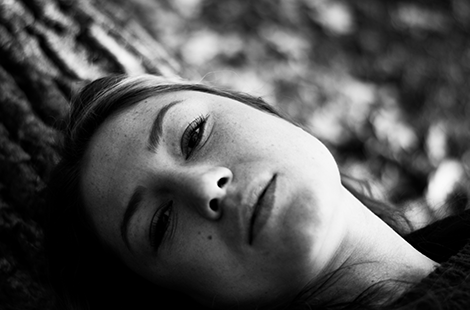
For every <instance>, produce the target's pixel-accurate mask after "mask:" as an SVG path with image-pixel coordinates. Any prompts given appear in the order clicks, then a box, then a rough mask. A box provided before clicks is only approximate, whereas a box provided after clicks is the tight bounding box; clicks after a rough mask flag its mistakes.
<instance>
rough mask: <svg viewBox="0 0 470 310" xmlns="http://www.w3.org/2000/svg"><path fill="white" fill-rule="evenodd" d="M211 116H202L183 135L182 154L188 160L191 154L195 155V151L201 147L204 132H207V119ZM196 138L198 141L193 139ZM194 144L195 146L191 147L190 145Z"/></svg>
mask: <svg viewBox="0 0 470 310" xmlns="http://www.w3.org/2000/svg"><path fill="white" fill-rule="evenodd" d="M208 118H209V115H200V116H198V117H197V118H196V119H195V120H193V121H192V122H191V123H190V124H189V125H188V127H187V128H186V130H185V131H184V133H183V137H182V139H181V152H182V153H183V154H184V155H185V156H186V159H188V158H189V157H190V156H191V154H192V153H193V151H194V149H195V148H196V147H197V146H198V145H199V143H200V142H201V140H202V138H203V136H204V132H205V130H206V124H207V119H208ZM194 138H196V139H197V140H196V141H193V139H194ZM192 142H193V143H194V146H190V143H192Z"/></svg>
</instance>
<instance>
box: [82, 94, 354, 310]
mask: <svg viewBox="0 0 470 310" xmlns="http://www.w3.org/2000/svg"><path fill="white" fill-rule="evenodd" d="M175 101H178V102H179V103H177V104H175V105H173V106H172V107H171V108H170V109H169V110H168V112H167V113H166V116H165V119H164V121H163V124H162V136H161V138H160V141H159V145H158V147H157V148H156V149H151V148H149V147H148V143H147V142H148V137H149V134H150V130H151V128H152V124H153V122H154V120H155V118H156V116H157V114H158V113H159V112H160V110H161V109H162V108H163V107H165V106H167V105H168V104H171V103H172V102H175ZM198 117H204V118H207V122H206V123H205V125H204V126H203V127H198V128H199V129H198V130H196V131H194V132H193V138H194V139H195V140H193V142H198V143H193V144H191V147H190V148H188V147H183V151H182V150H181V149H182V148H181V141H182V137H183V136H184V135H185V134H184V132H185V131H187V129H188V125H189V124H191V123H192V122H193V121H194V120H195V119H197V118H198ZM192 124H194V123H192ZM202 128H204V130H202ZM201 133H202V135H200V134H201ZM199 138H200V141H199ZM183 141H185V140H184V139H183ZM183 145H185V144H184V143H183ZM188 150H190V152H189V151H188ZM273 180H275V185H273V186H271V187H270V189H271V192H272V195H270V196H269V197H271V198H272V199H273V204H272V210H271V212H270V213H269V216H268V217H267V218H266V222H265V225H255V228H254V231H255V234H254V236H251V237H250V227H251V220H252V214H253V209H254V204H255V203H256V202H257V200H258V198H259V197H260V195H261V193H263V191H264V189H266V186H267V185H268V184H269V183H270V182H272V181H273ZM81 186H82V191H83V193H84V197H85V204H86V211H87V213H88V214H89V215H90V217H91V219H92V223H93V225H94V226H95V228H96V231H97V232H98V235H99V236H100V238H101V240H102V241H103V242H104V243H106V244H107V245H109V246H110V247H111V248H112V249H114V251H115V252H117V253H118V255H119V256H120V257H121V259H122V260H123V261H124V262H125V263H126V264H127V265H128V266H130V267H131V269H133V270H135V271H136V272H137V273H139V274H141V275H142V276H144V277H146V278H147V279H149V280H150V281H152V282H154V283H156V284H158V285H161V286H165V287H168V288H172V289H176V290H179V291H182V292H184V293H186V294H188V295H190V296H192V297H194V298H195V299H196V300H198V301H200V302H201V303H203V304H206V305H215V306H220V307H223V306H226V305H240V306H247V305H250V306H258V305H267V304H271V303H277V302H279V300H285V299H287V298H289V297H292V296H293V295H295V294H296V293H298V292H299V291H300V290H301V289H302V288H303V287H304V286H305V285H306V284H307V283H308V282H309V281H311V280H312V279H314V278H317V277H319V276H321V275H324V274H325V273H326V272H328V271H331V270H332V269H331V268H333V267H335V266H336V265H338V263H337V261H336V260H337V259H338V253H339V252H340V249H341V248H342V245H343V244H344V242H345V241H344V240H346V239H347V233H348V230H347V227H348V226H347V225H345V224H344V223H345V222H346V221H347V219H346V217H347V216H349V213H348V212H342V210H341V209H340V208H341V206H343V205H344V199H345V195H346V194H345V190H344V188H343V187H342V186H341V183H340V177H339V172H338V167H337V165H336V163H335V161H334V159H333V158H332V156H331V154H330V153H329V151H328V150H327V149H326V148H325V146H324V145H323V144H322V143H320V142H319V141H318V140H317V139H316V138H315V137H313V136H312V135H310V134H308V133H306V132H305V131H303V130H302V129H300V128H298V127H296V126H294V125H293V124H291V123H289V122H287V121H285V120H282V119H280V118H278V117H276V116H273V115H270V114H267V113H265V112H262V111H259V110H256V109H254V108H252V107H249V106H247V105H244V104H242V103H240V102H238V101H234V100H231V99H228V98H224V97H219V96H215V95H210V94H205V93H201V92H190V91H180V92H174V93H169V94H165V95H161V96H157V97H153V98H150V99H147V100H145V101H143V102H140V103H139V104H137V105H135V106H133V107H131V108H129V109H127V110H124V111H122V112H120V113H118V114H116V115H113V116H111V117H110V118H109V119H108V120H106V121H105V123H104V124H103V125H102V126H101V127H100V128H99V129H98V131H97V133H96V134H95V135H94V136H93V138H92V140H91V142H90V146H89V149H88V152H87V154H86V157H85V166H84V170H83V174H82V180H81ZM136 188H140V189H142V190H141V191H142V193H143V194H142V201H141V203H140V204H139V207H138V208H137V211H136V212H135V214H134V215H133V216H132V217H131V218H130V221H129V228H128V230H127V234H126V236H127V238H128V241H129V243H128V245H126V243H125V242H124V240H123V238H122V235H121V227H120V225H121V221H122V218H123V215H124V213H125V210H126V207H127V204H128V202H129V200H130V198H131V196H132V195H133V193H134V191H135V190H136ZM347 197H349V196H347ZM347 199H351V198H350V197H349V198H347ZM169 203H171V204H172V205H171V207H166V206H167V205H168V204H169ZM156 212H157V215H159V216H160V218H163V217H164V216H167V215H168V216H169V218H170V219H171V220H170V224H169V225H168V229H167V232H166V234H165V237H164V238H163V240H162V243H161V245H160V247H159V248H158V250H155V249H154V248H153V247H152V246H151V243H150V242H149V230H150V227H151V222H152V219H153V218H154V215H155V214H156ZM165 218H166V217H165ZM259 222H261V221H259ZM251 238H253V239H252V240H251ZM340 257H342V256H340Z"/></svg>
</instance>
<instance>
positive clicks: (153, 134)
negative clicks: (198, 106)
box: [147, 100, 184, 151]
mask: <svg viewBox="0 0 470 310" xmlns="http://www.w3.org/2000/svg"><path fill="white" fill-rule="evenodd" d="M183 101H184V100H175V101H172V102H170V103H169V104H167V105H166V106H164V107H163V108H162V109H161V110H160V112H158V114H157V117H156V118H155V120H154V121H153V124H152V127H151V129H150V135H149V139H148V145H147V149H148V150H149V151H155V150H156V149H157V147H158V144H159V143H160V139H161V137H162V134H163V120H164V119H165V115H166V114H167V112H168V111H169V110H170V109H171V108H173V107H174V106H176V105H177V104H178V103H181V102H183Z"/></svg>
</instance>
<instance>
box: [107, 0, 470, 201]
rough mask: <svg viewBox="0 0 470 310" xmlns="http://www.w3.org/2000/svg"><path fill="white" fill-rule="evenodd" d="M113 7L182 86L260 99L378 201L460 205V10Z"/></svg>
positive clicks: (461, 6) (365, 3)
mask: <svg viewBox="0 0 470 310" xmlns="http://www.w3.org/2000/svg"><path fill="white" fill-rule="evenodd" d="M114 1H116V2H121V4H122V5H123V6H127V9H129V10H130V11H132V12H133V15H132V16H133V17H131V18H138V19H139V20H140V21H143V24H144V26H145V27H146V28H147V29H148V30H149V31H150V32H151V33H152V34H153V35H154V36H155V37H157V38H158V39H159V40H160V41H161V42H163V43H164V45H165V46H166V47H167V48H169V49H170V50H171V51H172V53H173V54H174V55H175V56H176V57H178V58H179V61H180V62H181V63H182V64H183V68H184V71H185V73H184V75H185V76H186V77H190V78H193V79H196V80H204V81H209V82H211V83H215V84H218V85H223V86H228V87H231V88H235V89H238V90H242V91H246V92H249V93H253V94H255V95H259V96H263V97H264V98H266V99H267V100H268V101H269V102H271V103H273V104H275V105H276V106H278V107H279V108H280V109H282V110H284V111H286V112H287V113H288V114H289V115H291V116H292V117H293V119H295V120H296V121H298V122H299V123H301V124H303V125H304V126H305V127H306V128H308V129H309V130H310V131H312V132H313V133H314V134H315V135H316V136H317V137H319V138H320V139H321V140H323V141H324V142H325V143H326V144H327V145H328V146H329V147H330V149H331V150H332V152H333V153H334V154H335V157H336V158H337V160H338V161H339V162H340V163H341V165H342V167H343V170H344V171H345V172H346V173H349V174H351V175H353V176H356V177H358V178H365V179H367V180H369V181H372V184H373V190H377V191H378V192H380V193H381V195H383V196H384V197H386V198H389V199H390V200H392V201H393V202H396V203H399V204H401V205H404V206H410V205H411V206H413V205H416V204H417V205H419V206H426V205H430V204H435V205H442V203H443V202H444V201H445V200H446V199H447V200H448V199H449V197H450V196H452V195H453V197H454V196H458V198H459V199H460V201H463V202H464V204H465V200H466V197H467V172H468V164H469V160H470V153H469V152H468V149H469V141H470V140H469V138H470V134H469V133H470V131H469V122H468V117H469V116H470V115H469V113H470V110H469V107H470V106H469V105H468V104H467V103H468V101H469V94H468V91H467V90H468V83H469V82H468V81H469V73H470V70H469V68H470V45H469V43H470V41H469V29H470V3H469V2H467V1H465V0H453V1H440V0H434V1H377V0H356V1H326V0H289V1H280V0H277V1H271V0H257V1H250V0H242V1H239V0H210V1H209V0H208V1H203V0H177V1H170V0H164V1H147V0H134V1H133V2H132V3H129V2H126V1H123V0H114ZM126 18H129V16H127V17H126ZM123 20H125V18H124V19H123ZM449 163H450V164H449ZM440 167H441V169H440V170H442V171H443V172H442V171H441V172H442V173H440V174H439V176H436V177H434V175H435V172H436V170H439V168H440ZM449 167H450V168H449ZM436 178H438V179H439V180H436ZM438 181H440V182H443V183H445V184H447V185H448V187H449V189H446V188H443V187H442V186H440V185H439V184H437V183H439V182H438ZM436 182H437V183H436ZM431 183H436V184H437V185H433V184H431ZM449 184H450V185H449ZM430 186H431V187H432V186H434V187H432V188H433V190H432V193H428V188H429V187H430ZM435 188H437V189H435ZM449 195H450V196H449ZM431 196H435V197H434V198H433V197H431ZM432 208H437V206H431V209H432Z"/></svg>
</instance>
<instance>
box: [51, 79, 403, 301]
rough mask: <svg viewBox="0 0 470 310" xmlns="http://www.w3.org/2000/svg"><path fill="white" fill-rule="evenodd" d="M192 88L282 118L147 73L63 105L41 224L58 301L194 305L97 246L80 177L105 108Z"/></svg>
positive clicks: (248, 100)
mask: <svg viewBox="0 0 470 310" xmlns="http://www.w3.org/2000/svg"><path fill="white" fill-rule="evenodd" d="M184 90H189V91H198V92H204V93H209V94H213V95H217V96H222V97H227V98H231V99H234V100H237V101H239V102H242V103H244V104H247V105H249V106H252V107H254V108H256V109H259V110H262V111H265V112H267V113H271V114H273V115H276V116H278V117H282V118H286V117H285V116H283V115H281V114H280V113H279V112H278V111H276V110H275V109H274V108H273V107H271V106H270V105H269V104H267V103H266V102H265V101H264V100H263V99H261V98H257V97H253V96H250V95H247V94H244V93H240V92H234V91H229V90H222V89H219V88H214V87H211V86H207V85H203V84H198V83H190V82H187V81H184V80H180V79H169V78H163V77H158V76H152V75H139V76H127V75H115V76H108V77H104V78H100V79H98V80H95V81H93V82H92V83H90V84H88V85H87V86H85V87H84V88H83V89H82V90H81V92H80V93H79V94H78V95H77V97H76V98H75V100H74V101H73V104H72V106H71V111H70V114H69V119H68V126H67V128H66V129H65V132H64V137H63V146H62V152H61V161H60V163H59V164H58V165H57V167H56V168H55V170H54V172H53V175H52V178H51V182H50V184H49V198H48V202H49V203H48V205H49V207H50V210H49V211H50V212H49V214H50V216H49V217H50V218H49V224H48V226H47V228H46V253H47V257H48V261H49V266H50V267H49V268H50V277H51V284H52V285H53V287H54V288H55V290H56V291H57V293H58V296H59V298H60V304H61V305H63V306H64V307H67V308H69V309H87V308H90V309H103V308H114V307H119V308H126V307H129V308H132V309H146V308H148V307H149V306H150V305H154V304H155V301H157V302H161V304H162V305H164V304H165V303H167V302H168V301H171V303H172V307H175V308H179V307H185V306H186V308H187V307H188V306H189V305H190V308H191V309H196V308H197V305H195V303H193V302H191V301H190V300H189V299H188V298H186V297H184V296H181V294H178V293H175V292H171V291H168V290H166V289H163V288H157V287H156V286H155V285H153V284H151V283H149V282H147V280H145V279H143V278H141V277H140V276H137V275H136V274H134V272H132V271H130V270H129V269H128V268H127V267H126V266H124V264H123V263H122V262H121V261H120V260H119V259H118V258H117V256H116V255H114V253H112V252H111V251H110V250H109V249H108V248H107V247H106V246H105V245H103V244H102V243H101V242H100V240H99V238H98V236H97V235H96V234H95V231H94V228H93V227H92V225H91V221H90V220H89V219H88V218H87V214H86V213H85V211H84V210H85V208H84V204H83V193H82V191H81V188H80V178H81V171H82V165H83V158H84V154H85V152H86V151H87V148H88V143H89V141H90V139H91V137H92V136H93V135H94V133H95V132H96V130H97V129H98V128H99V127H100V126H101V124H102V123H103V122H104V121H105V120H106V119H107V118H108V117H109V116H111V115H113V114H115V113H117V112H119V111H122V110H124V109H126V108H129V107H131V106H133V105H135V104H137V103H138V102H141V101H142V100H145V99H147V98H149V97H153V96H158V95H161V94H165V93H169V92H176V91H184ZM342 182H343V184H344V185H345V186H346V187H347V188H348V190H350V191H351V192H352V193H353V194H354V195H355V196H356V197H357V198H359V199H360V200H361V201H362V202H363V203H364V204H365V205H366V206H367V207H369V208H370V209H371V210H372V211H373V212H375V213H376V214H377V215H378V216H379V217H381V218H382V219H383V220H384V221H386V222H387V223H388V224H389V225H391V226H392V227H393V228H395V229H396V230H398V231H400V226H401V224H400V223H399V222H397V221H396V218H397V216H396V215H395V212H394V211H393V210H396V209H394V208H392V207H390V206H388V205H386V204H384V203H381V202H378V201H376V200H374V199H372V198H370V197H368V195H366V194H365V193H364V191H363V190H362V189H358V188H357V187H356V186H355V185H354V184H356V185H357V184H359V183H358V182H356V180H354V179H350V178H347V177H345V176H343V177H342Z"/></svg>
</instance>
